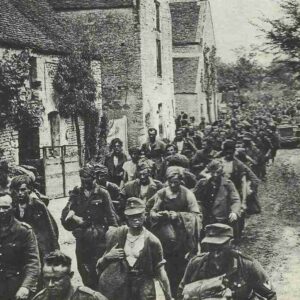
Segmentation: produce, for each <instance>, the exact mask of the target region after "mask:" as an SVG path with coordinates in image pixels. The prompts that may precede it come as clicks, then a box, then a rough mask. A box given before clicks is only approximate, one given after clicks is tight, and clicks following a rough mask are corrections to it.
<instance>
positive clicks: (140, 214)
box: [0, 113, 280, 300]
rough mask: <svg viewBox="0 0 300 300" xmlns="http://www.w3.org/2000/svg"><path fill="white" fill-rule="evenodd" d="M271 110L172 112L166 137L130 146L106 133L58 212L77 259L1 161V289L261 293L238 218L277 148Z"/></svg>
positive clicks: (137, 295)
mask: <svg viewBox="0 0 300 300" xmlns="http://www.w3.org/2000/svg"><path fill="white" fill-rule="evenodd" d="M279 147H280V139H279V136H278V134H277V131H276V124H275V123H274V118H272V116H271V115H270V114H266V113H258V114H256V116H255V117H252V118H249V117H247V116H243V115H242V114H240V115H235V114H233V115H232V114H230V115H228V116H224V117H223V118H222V119H219V120H217V121H215V122H214V123H213V124H206V121H205V119H204V118H202V120H201V122H200V124H197V125H196V124H195V118H193V117H189V116H188V115H187V114H186V113H181V114H180V115H179V116H178V118H177V119H176V132H175V139H174V140H172V141H169V140H161V139H160V138H159V137H158V132H157V130H156V129H155V128H149V129H148V140H147V142H145V143H144V144H142V145H141V147H133V148H130V149H129V156H130V158H129V159H128V157H127V155H126V154H125V153H124V151H123V143H122V141H121V140H120V139H119V138H115V139H113V140H112V141H111V143H110V154H109V155H108V156H107V157H106V158H105V161H103V162H102V163H100V162H90V163H88V164H86V165H85V166H84V167H83V168H82V169H81V170H80V179H81V186H80V187H74V189H73V190H72V191H71V192H70V196H69V200H68V203H67V205H66V206H65V208H64V209H63V211H62V213H61V223H62V226H63V227H64V228H65V229H66V230H67V231H71V232H72V233H73V235H74V237H75V239H76V249H75V252H76V259H77V269H78V272H79V274H80V276H81V279H82V282H83V285H84V286H80V287H76V286H74V285H73V283H72V280H71V279H72V276H73V272H72V270H71V258H70V257H68V256H67V255H66V254H64V253H62V252H61V251H60V250H59V249H60V246H59V243H58V237H59V230H58V226H57V224H56V222H55V220H54V218H53V216H52V214H51V213H50V211H49V209H48V208H47V205H48V203H47V201H45V198H43V197H42V195H41V194H40V193H39V192H38V191H37V190H36V189H35V188H34V182H35V177H34V176H32V174H31V173H30V172H29V173H28V174H23V175H18V176H14V177H13V178H11V177H10V176H9V172H8V166H7V164H6V163H5V162H2V164H1V166H0V299H3V300H10V299H35V300H42V299H47V300H48V299H51V300H54V299H60V300H77V299H81V300H82V299H108V300H146V299H153V300H154V299H157V296H156V292H157V291H156V287H155V282H159V284H160V286H161V290H162V292H163V293H164V296H165V299H166V300H170V299H178V300H181V299H185V300H187V299H234V300H247V299H253V300H254V299H268V300H275V299H277V298H276V293H275V291H274V289H273V287H272V285H271V283H270V282H269V279H268V275H267V274H266V272H265V270H264V269H263V268H262V266H261V265H260V264H259V263H258V262H257V261H256V260H255V259H253V258H251V257H248V256H247V255H245V254H243V253H241V252H240V251H239V250H238V249H239V244H240V242H241V239H242V236H243V229H244V226H245V220H247V218H248V217H250V216H251V215H253V214H257V213H260V212H261V206H260V202H259V199H258V186H259V184H260V182H261V180H266V175H267V166H268V164H270V163H272V162H273V161H274V159H275V157H276V152H277V150H278V149H279Z"/></svg>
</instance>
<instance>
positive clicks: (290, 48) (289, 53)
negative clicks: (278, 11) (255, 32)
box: [260, 0, 300, 72]
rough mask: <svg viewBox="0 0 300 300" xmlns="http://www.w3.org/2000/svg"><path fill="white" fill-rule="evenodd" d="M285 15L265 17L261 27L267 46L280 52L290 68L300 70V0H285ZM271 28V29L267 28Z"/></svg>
mask: <svg viewBox="0 0 300 300" xmlns="http://www.w3.org/2000/svg"><path fill="white" fill-rule="evenodd" d="M280 6H281V8H282V10H283V13H284V16H283V17H282V18H278V19H274V20H271V19H265V20H264V22H265V24H264V25H265V26H264V27H263V28H260V30H261V31H262V32H263V33H264V35H265V37H266V38H267V46H268V48H270V49H271V50H272V51H275V53H278V54H284V55H285V59H284V58H281V60H282V61H284V62H285V63H286V64H287V66H288V67H289V68H291V69H292V70H294V71H297V72H299V67H300V2H299V0H284V1H283V2H282V3H281V5H280ZM266 28H269V29H266Z"/></svg>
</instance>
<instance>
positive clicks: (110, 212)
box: [61, 185, 117, 231]
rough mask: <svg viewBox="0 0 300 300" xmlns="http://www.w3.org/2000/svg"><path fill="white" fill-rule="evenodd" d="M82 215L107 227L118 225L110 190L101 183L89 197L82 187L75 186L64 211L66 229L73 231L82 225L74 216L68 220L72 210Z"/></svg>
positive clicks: (88, 220)
mask: <svg viewBox="0 0 300 300" xmlns="http://www.w3.org/2000/svg"><path fill="white" fill-rule="evenodd" d="M71 210H72V211H74V213H75V215H76V216H78V217H82V218H83V219H84V221H85V222H86V223H85V224H84V227H86V226H88V225H89V224H97V225H98V224H100V225H104V226H106V227H108V226H117V219H116V216H115V213H114V209H113V205H112V201H111V198H110V195H109V193H108V191H107V190H106V189H104V188H102V187H101V186H99V185H96V186H95V187H94V190H93V191H92V193H91V195H90V196H89V197H87V196H86V195H85V194H84V191H83V189H82V188H78V187H75V188H74V189H73V191H72V192H71V194H70V198H69V201H68V203H67V205H66V207H65V208H64V209H63V211H62V216H61V222H62V225H63V226H64V227H65V229H66V230H69V231H73V230H75V229H76V228H78V227H80V226H79V225H78V224H77V223H76V221H74V219H73V218H69V219H68V220H66V217H67V216H68V214H69V212H70V211H71Z"/></svg>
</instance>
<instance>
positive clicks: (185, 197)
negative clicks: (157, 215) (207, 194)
mask: <svg viewBox="0 0 300 300" xmlns="http://www.w3.org/2000/svg"><path fill="white" fill-rule="evenodd" d="M166 189H167V188H162V189H161V190H160V191H158V192H157V194H156V195H155V196H154V197H155V203H154V206H153V208H152V210H153V211H155V212H158V211H164V210H168V211H175V212H191V213H197V214H199V213H200V210H199V205H198V203H197V201H196V198H195V195H194V194H193V192H191V191H190V190H189V189H187V188H186V187H184V186H182V185H181V186H180V192H179V194H178V196H177V198H176V199H169V198H168V197H167V195H166Z"/></svg>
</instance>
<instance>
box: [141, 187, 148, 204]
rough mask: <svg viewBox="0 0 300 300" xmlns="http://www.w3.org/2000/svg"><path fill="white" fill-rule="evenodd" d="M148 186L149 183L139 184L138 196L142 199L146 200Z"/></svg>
mask: <svg viewBox="0 0 300 300" xmlns="http://www.w3.org/2000/svg"><path fill="white" fill-rule="evenodd" d="M148 188H149V184H148V185H142V184H141V190H140V198H141V199H142V200H146V199H145V197H146V194H147V192H148Z"/></svg>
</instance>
